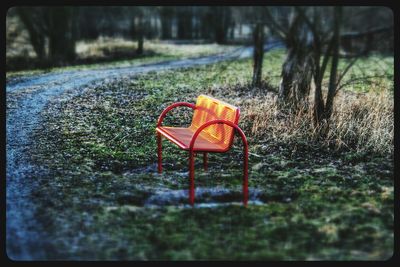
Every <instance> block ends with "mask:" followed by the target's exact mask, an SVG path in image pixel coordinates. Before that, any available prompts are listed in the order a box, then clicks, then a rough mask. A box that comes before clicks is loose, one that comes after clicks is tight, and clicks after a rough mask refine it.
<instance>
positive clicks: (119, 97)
mask: <svg viewBox="0 0 400 267" xmlns="http://www.w3.org/2000/svg"><path fill="white" fill-rule="evenodd" d="M376 57H377V56H376ZM377 58H378V59H379V60H380V61H381V62H387V64H385V65H384V66H383V67H382V68H379V69H376V70H374V66H376V63H374V60H372V58H370V59H369V60H367V59H365V60H363V61H360V62H359V64H360V65H359V68H357V67H356V68H354V72H353V73H350V74H349V77H350V78H351V77H352V75H353V76H354V75H360V74H359V73H360V72H361V70H360V68H361V67H364V68H365V67H366V68H369V70H370V71H371V72H373V73H372V75H375V73H378V72H380V71H382V70H384V72H389V74H388V75H386V77H383V78H382V77H381V78H374V79H373V80H372V81H369V82H364V83H358V84H357V85H355V84H354V85H349V86H347V87H346V88H344V89H343V90H342V91H341V92H340V93H339V95H338V97H337V99H336V101H337V102H336V107H337V109H336V110H335V112H334V115H333V126H332V129H331V131H330V135H328V137H327V140H319V139H318V138H317V137H316V136H315V135H314V134H313V128H312V125H311V122H310V121H309V117H307V116H305V117H301V118H300V117H299V116H296V114H288V113H285V111H281V110H279V109H278V108H277V105H276V103H275V100H276V94H275V93H274V91H276V90H277V85H278V82H279V74H280V67H281V64H282V60H283V59H284V52H283V51H282V50H275V51H273V52H270V53H267V54H266V55H265V58H264V69H263V77H264V78H265V82H264V85H263V88H251V87H250V86H248V83H249V81H250V78H251V74H252V73H251V70H252V62H251V60H242V61H236V62H224V63H219V64H215V65H211V66H202V67H196V68H190V69H185V70H177V71H164V72H160V73H149V74H146V75H140V76H136V77H131V78H119V79H113V80H111V81H108V82H106V83H104V84H103V85H101V86H97V87H88V88H87V90H86V91H85V93H84V94H82V95H80V96H77V97H74V98H72V99H67V98H65V99H64V100H63V99H61V100H60V101H57V102H54V103H50V105H49V106H48V108H47V109H46V110H45V111H44V112H43V118H44V121H43V128H42V129H39V130H38V131H37V132H36V136H35V140H36V141H37V142H36V147H35V151H34V153H32V159H33V160H34V161H35V162H36V163H38V164H40V165H41V166H44V167H47V168H48V169H49V170H50V172H49V175H48V176H45V177H38V179H39V182H40V188H41V190H40V191H39V192H36V195H35V197H36V199H37V201H38V202H41V203H42V204H41V207H42V208H41V209H40V210H39V211H38V217H40V219H41V221H42V222H43V223H44V225H45V227H47V229H48V231H49V235H50V237H51V239H52V240H53V246H51V247H49V248H48V250H47V253H48V257H49V258H54V259H60V258H61V259H139V260H142V259H168V260H169V259H172V260H182V259H227V260H238V259H268V260H326V259H329V260H385V259H388V258H389V257H391V255H392V253H393V218H394V215H393V207H394V203H393V194H394V193H393V96H392V95H393V93H392V92H393V81H392V77H393V76H390V75H393V74H390V71H391V73H393V71H392V70H393V58H384V59H382V58H379V57H377ZM378 74H379V73H378ZM379 75H380V74H379ZM379 75H375V76H379ZM350 78H349V79H350ZM201 93H204V94H208V95H213V96H215V97H217V98H220V99H223V100H225V101H227V102H230V103H232V104H234V105H238V106H240V107H241V111H242V115H241V119H240V122H239V126H240V127H241V128H242V129H243V130H244V132H245V133H246V135H247V138H248V140H249V149H250V164H249V171H250V177H249V188H250V190H251V192H255V191H257V192H259V195H258V197H257V200H258V201H257V202H256V203H253V202H251V203H250V204H249V206H248V207H247V208H245V207H243V206H241V205H240V204H235V203H233V204H232V202H238V203H239V202H240V200H241V194H240V193H241V179H242V178H241V166H242V165H241V163H240V164H238V162H241V144H240V142H239V141H238V140H239V139H238V138H237V140H236V141H235V143H234V147H233V149H232V150H231V151H230V152H229V153H226V154H211V155H210V157H209V162H210V165H209V171H208V172H205V171H203V170H202V169H201V166H200V163H201V162H200V159H198V160H197V161H196V181H195V184H196V188H202V189H207V188H216V189H217V190H220V191H222V192H224V191H223V190H227V192H226V193H224V194H220V195H218V196H215V195H212V194H210V195H205V196H202V197H199V198H197V199H196V201H197V202H196V206H195V208H191V207H189V206H188V205H186V198H183V199H182V200H180V201H178V203H172V204H168V197H167V195H168V193H174V192H178V191H176V190H182V189H187V187H188V181H187V154H186V153H185V152H183V151H181V150H179V149H178V148H177V147H175V146H174V145H172V144H170V143H169V142H167V141H164V143H163V146H164V173H163V174H162V175H158V174H157V173H156V171H155V170H156V167H155V166H156V165H155V163H156V159H157V158H156V142H155V141H156V140H155V130H154V128H155V124H156V121H157V118H158V115H159V114H160V113H161V111H162V110H163V109H164V108H165V107H166V106H167V105H169V104H171V103H172V102H176V101H189V102H194V101H195V98H196V96H197V95H199V94H201ZM356 108H358V111H357V112H355V109H356ZM190 116H191V113H190V111H188V110H185V109H180V110H177V111H176V112H173V113H171V117H169V118H168V117H167V119H165V124H172V125H179V124H183V125H185V124H188V123H189V122H190ZM359 136H361V137H362V138H357V137H359ZM163 194H164V195H163ZM156 196H160V198H161V197H162V196H164V197H165V199H166V201H167V203H164V204H159V205H149V206H148V205H145V204H146V201H148V200H149V199H151V198H152V197H153V198H154V197H156ZM205 203H208V205H207V204H205Z"/></svg>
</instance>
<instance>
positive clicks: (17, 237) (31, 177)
mask: <svg viewBox="0 0 400 267" xmlns="http://www.w3.org/2000/svg"><path fill="white" fill-rule="evenodd" d="M281 46H282V45H281V44H280V43H277V42H274V43H270V44H268V45H266V46H265V50H266V51H267V50H270V49H272V48H275V47H281ZM251 55H252V48H251V47H243V48H240V49H237V50H235V51H233V52H231V53H229V54H225V55H217V56H208V57H201V58H195V59H184V60H177V61H169V62H162V63H156V64H148V65H142V66H135V67H124V68H115V67H114V68H108V69H96V70H83V71H82V70H79V71H66V72H61V73H48V74H42V75H36V76H32V77H23V78H20V79H16V80H13V79H11V80H10V81H9V82H8V83H7V86H6V92H7V94H6V99H7V100H6V101H7V112H6V149H7V150H6V151H7V152H6V158H7V160H6V164H7V165H6V166H7V167H6V202H7V204H6V235H7V237H6V249H7V255H8V257H9V258H11V259H13V260H32V259H34V260H40V259H45V258H46V256H45V250H46V245H47V243H46V235H45V232H46V231H44V229H43V228H42V227H41V225H40V224H39V223H37V221H36V220H35V211H36V207H35V203H34V198H33V197H32V192H35V190H38V188H37V186H36V181H35V177H40V176H41V175H43V174H45V173H46V170H45V169H43V168H41V167H40V166H33V165H32V164H31V163H30V160H29V157H28V156H27V152H28V151H29V148H30V145H31V144H32V142H34V140H32V138H31V135H32V132H33V130H34V129H35V128H36V127H37V126H38V125H39V123H40V115H39V114H40V112H41V111H42V110H43V109H44V108H45V106H46V104H47V103H48V102H49V101H50V100H52V99H55V98H57V96H59V95H61V94H67V95H68V97H73V96H75V95H77V94H79V93H82V92H83V90H84V88H85V87H86V86H87V85H89V84H97V83H101V82H103V81H104V80H106V79H110V78H114V77H118V76H124V75H135V74H140V73H147V72H150V71H161V70H167V69H177V68H184V67H192V66H197V65H205V64H212V63H216V62H219V61H223V60H230V59H236V58H245V57H249V56H251Z"/></svg>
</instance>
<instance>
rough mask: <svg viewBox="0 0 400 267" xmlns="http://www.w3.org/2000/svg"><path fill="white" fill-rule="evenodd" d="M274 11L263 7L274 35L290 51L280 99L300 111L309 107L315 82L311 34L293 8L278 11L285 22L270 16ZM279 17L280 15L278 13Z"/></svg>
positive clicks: (281, 85)
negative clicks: (312, 83)
mask: <svg viewBox="0 0 400 267" xmlns="http://www.w3.org/2000/svg"><path fill="white" fill-rule="evenodd" d="M270 9H271V8H269V7H267V8H264V11H265V13H264V14H265V17H266V19H267V20H266V21H267V24H268V25H269V28H270V29H271V32H273V33H274V34H275V35H277V36H278V37H279V38H280V39H281V40H283V42H284V43H285V46H286V48H287V55H286V59H285V61H284V63H283V65H282V71H281V82H280V85H279V99H280V100H281V101H282V102H283V103H285V104H289V105H290V106H291V107H294V108H298V107H300V106H303V105H306V104H307V97H308V95H309V92H310V88H311V80H312V69H313V60H312V56H311V54H312V49H311V45H310V34H309V31H308V29H307V28H306V25H305V23H304V21H303V19H302V17H301V16H300V15H299V14H298V12H296V10H295V9H294V8H289V9H280V10H276V9H275V11H280V12H284V14H283V16H281V17H283V19H279V18H277V16H273V15H272V14H271V10H270ZM275 13H277V15H279V13H278V12H275Z"/></svg>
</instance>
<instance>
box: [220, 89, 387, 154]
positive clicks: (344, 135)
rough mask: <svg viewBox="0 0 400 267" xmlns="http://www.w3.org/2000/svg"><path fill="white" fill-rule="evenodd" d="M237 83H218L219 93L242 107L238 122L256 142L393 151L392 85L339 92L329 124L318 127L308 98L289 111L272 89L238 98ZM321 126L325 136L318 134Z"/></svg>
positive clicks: (375, 151)
mask: <svg viewBox="0 0 400 267" xmlns="http://www.w3.org/2000/svg"><path fill="white" fill-rule="evenodd" d="M242 86H243V85H242ZM236 87H237V86H236ZM236 87H235V90H229V89H227V88H222V89H221V91H220V92H218V93H217V94H221V96H222V97H223V98H225V99H226V100H227V101H231V102H233V103H235V104H236V105H239V106H241V110H242V114H241V122H240V123H241V127H243V128H244V129H245V131H246V133H247V135H249V137H250V138H251V139H252V140H254V141H255V142H258V141H260V142H276V141H279V142H287V143H296V142H302V143H307V142H308V143H318V144H320V145H323V146H327V147H330V148H333V149H337V150H339V149H346V150H351V151H356V152H374V153H379V154H385V153H393V149H394V107H393V102H394V101H393V92H392V91H390V90H386V89H384V90H374V88H372V89H371V90H369V91H368V92H352V91H340V92H339V93H338V95H337V96H336V97H335V103H334V110H333V113H332V117H331V119H330V121H329V123H325V124H323V125H321V126H319V127H318V128H317V127H316V126H314V125H313V117H312V115H313V114H312V108H311V106H312V102H310V103H311V104H310V108H308V109H300V110H297V111H295V112H290V111H288V110H286V109H282V108H280V107H279V104H278V99H277V95H276V93H274V92H268V93H266V94H265V93H263V94H260V93H259V91H257V93H254V94H252V93H249V94H247V96H246V97H243V96H241V97H239V96H237V95H236V93H233V91H236V92H237V91H238V90H237V88H236ZM239 87H240V86H239ZM242 89H243V90H241V91H242V92H243V91H246V90H245V88H242ZM247 90H248V92H249V91H251V90H252V89H251V88H247ZM253 91H254V90H253ZM227 92H229V93H228V94H226V93H227ZM321 128H324V130H325V131H324V133H325V134H324V135H321V134H320V133H321V132H322V131H321Z"/></svg>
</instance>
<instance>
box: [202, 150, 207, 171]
mask: <svg viewBox="0 0 400 267" xmlns="http://www.w3.org/2000/svg"><path fill="white" fill-rule="evenodd" d="M207 161H208V155H207V152H204V153H203V167H204V170H205V171H207V170H208V162H207Z"/></svg>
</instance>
